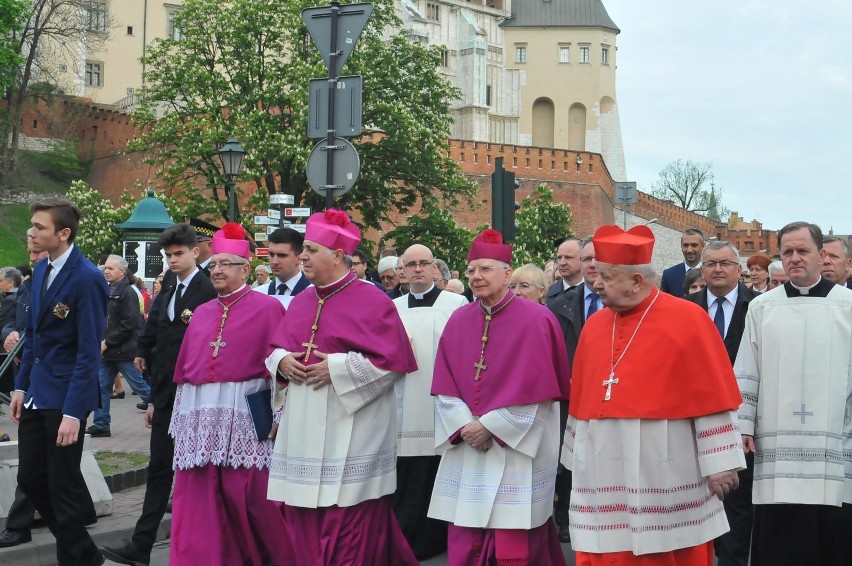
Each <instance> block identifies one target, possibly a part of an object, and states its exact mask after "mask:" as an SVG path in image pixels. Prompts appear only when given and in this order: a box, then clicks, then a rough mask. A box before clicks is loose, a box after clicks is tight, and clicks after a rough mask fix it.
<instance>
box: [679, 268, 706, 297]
mask: <svg viewBox="0 0 852 566" xmlns="http://www.w3.org/2000/svg"><path fill="white" fill-rule="evenodd" d="M705 287H707V284H706V283H705V282H704V278H703V277H702V276H701V268H699V267H693V268H692V269H690V270H689V271H687V272H686V277H685V278H684V280H683V294H684V295H691V294H692V293H697V292H698V291H701V290H702V289H704V288H705Z"/></svg>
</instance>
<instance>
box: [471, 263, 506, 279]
mask: <svg viewBox="0 0 852 566" xmlns="http://www.w3.org/2000/svg"><path fill="white" fill-rule="evenodd" d="M498 269H503V270H505V269H509V268H508V267H498V266H496V265H481V266H479V267H468V268H467V269H466V270H465V272H464V273H465V275H467V276H468V277H473V276H474V275H476V272H477V271H479V274H480V275H482V276H483V277H487V276H488V275H490V274H491V273H494V272H495V271H497V270H498Z"/></svg>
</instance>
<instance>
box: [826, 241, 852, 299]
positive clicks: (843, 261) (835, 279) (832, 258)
mask: <svg viewBox="0 0 852 566" xmlns="http://www.w3.org/2000/svg"><path fill="white" fill-rule="evenodd" d="M822 249H823V251H824V252H825V255H824V256H823V258H822V261H821V262H820V269H819V272H820V275H822V277H823V279H828V280H829V281H831V282H832V283H837V284H838V285H842V286H844V287H849V284H848V281H847V280H848V278H849V273H850V271H852V255H850V250H849V242H848V241H847V240H846V238H840V237H838V236H826V237H824V238H823V240H822Z"/></svg>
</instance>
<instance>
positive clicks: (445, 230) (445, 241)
mask: <svg viewBox="0 0 852 566" xmlns="http://www.w3.org/2000/svg"><path fill="white" fill-rule="evenodd" d="M473 237H474V233H473V232H471V231H470V230H468V229H466V228H463V227H461V226H459V225H458V224H456V221H455V220H454V219H453V214H452V212H451V209H450V208H449V207H446V208H441V207H439V206H433V205H430V206H428V207H427V208H426V209H425V210H423V211H421V213H420V214H419V215H411V216H409V217H408V218H407V219H406V223H405V224H404V225H403V226H398V227H396V228H394V229H393V230H391V231H390V232H388V233H387V234H386V236H385V239H386V240H388V241H392V242H393V245H394V248H395V249H396V251H397V252H398V253H400V254H401V253H403V252H404V251H405V249H406V248H408V247H409V246H410V245H412V244H423V245H424V246H426V247H427V248H429V249H430V250H432V254H433V255H434V256H435V257H436V258H440V259H443V260H444V261H446V262H447V265H449V266H450V270H451V271H452V270H453V269H456V270H458V271H459V272H462V271H464V270H465V268H466V267H467V251H468V249H469V248H470V243H471V241H473Z"/></svg>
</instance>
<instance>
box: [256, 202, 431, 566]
mask: <svg viewBox="0 0 852 566" xmlns="http://www.w3.org/2000/svg"><path fill="white" fill-rule="evenodd" d="M360 240H361V233H360V231H359V230H358V228H357V226H355V224H353V223H352V222H351V221H350V220H349V217H348V216H347V215H346V214H345V213H344V212H342V211H339V210H327V211H325V212H322V213H316V214H314V215H313V216H311V217H310V219H308V222H307V230H306V233H305V242H304V244H303V249H302V254H301V256H300V257H301V260H302V267H303V270H304V273H305V276H306V277H307V278H308V279H309V280H310V281H311V282H312V283H313V284H314V287H313V288H309V289H306V290H305V291H304V292H302V293H300V294H299V295H297V296H296V297H295V298H294V299H293V301H292V302H291V303H290V308H288V309H287V315H286V317H285V318H284V320H283V321H282V324H281V326H280V327H279V329H278V331H277V332H276V335H275V338H274V339H273V347H274V350H273V353H272V354H271V355H270V356H269V358H267V360H266V363H267V368H268V369H269V371H270V372H271V373H272V374H273V376H275V377H276V379H277V384H276V388H275V396H274V399H273V403H274V405H275V406H276V407H279V406H281V405H282V404H284V413H283V415H282V417H281V427H280V429H279V432H278V435H277V437H276V442H275V448H274V451H273V455H272V466H271V468H270V478H269V498H270V499H274V500H276V501H282V502H283V503H284V505H283V506H282V513H283V514H284V519H285V521H286V526H287V532H288V534H289V536H290V539H291V540H292V541H295V544H293V548H294V553H295V558H296V563H297V564H299V566H311V565H312V566H327V565H335V564H364V565H367V564H369V565H371V566H391V565H393V566H397V565H409V564H410V565H415V564H417V559H416V558H415V557H414V554H413V553H412V552H411V549H410V548H409V546H408V543H407V542H406V540H405V537H404V536H403V534H402V531H401V530H400V529H399V525H398V524H397V521H396V518H395V516H394V514H393V509H392V508H391V504H390V494H392V493H393V492H394V491H395V490H396V430H397V427H396V397H395V395H394V389H393V384H394V382H395V381H396V380H397V379H401V378H403V376H404V375H405V374H406V373H410V372H413V371H415V370H416V369H417V364H416V362H415V360H414V353H413V352H412V350H411V345H410V344H409V340H408V335H407V334H406V332H405V327H403V325H402V321H401V320H400V319H399V315H398V314H397V311H396V309H395V308H394V305H393V301H391V300H390V298H388V296H387V295H386V294H385V293H384V292H383V291H380V290H379V289H378V288H376V286H375V285H373V284H372V283H369V282H365V281H363V280H361V279H358V278H357V277H356V276H355V274H354V273H352V272H351V271H350V270H349V268H348V267H347V266H346V256H347V255H350V254H351V253H352V252H353V251H355V249H356V248H357V247H358V242H360ZM285 391H286V404H285V403H284V392H285Z"/></svg>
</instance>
